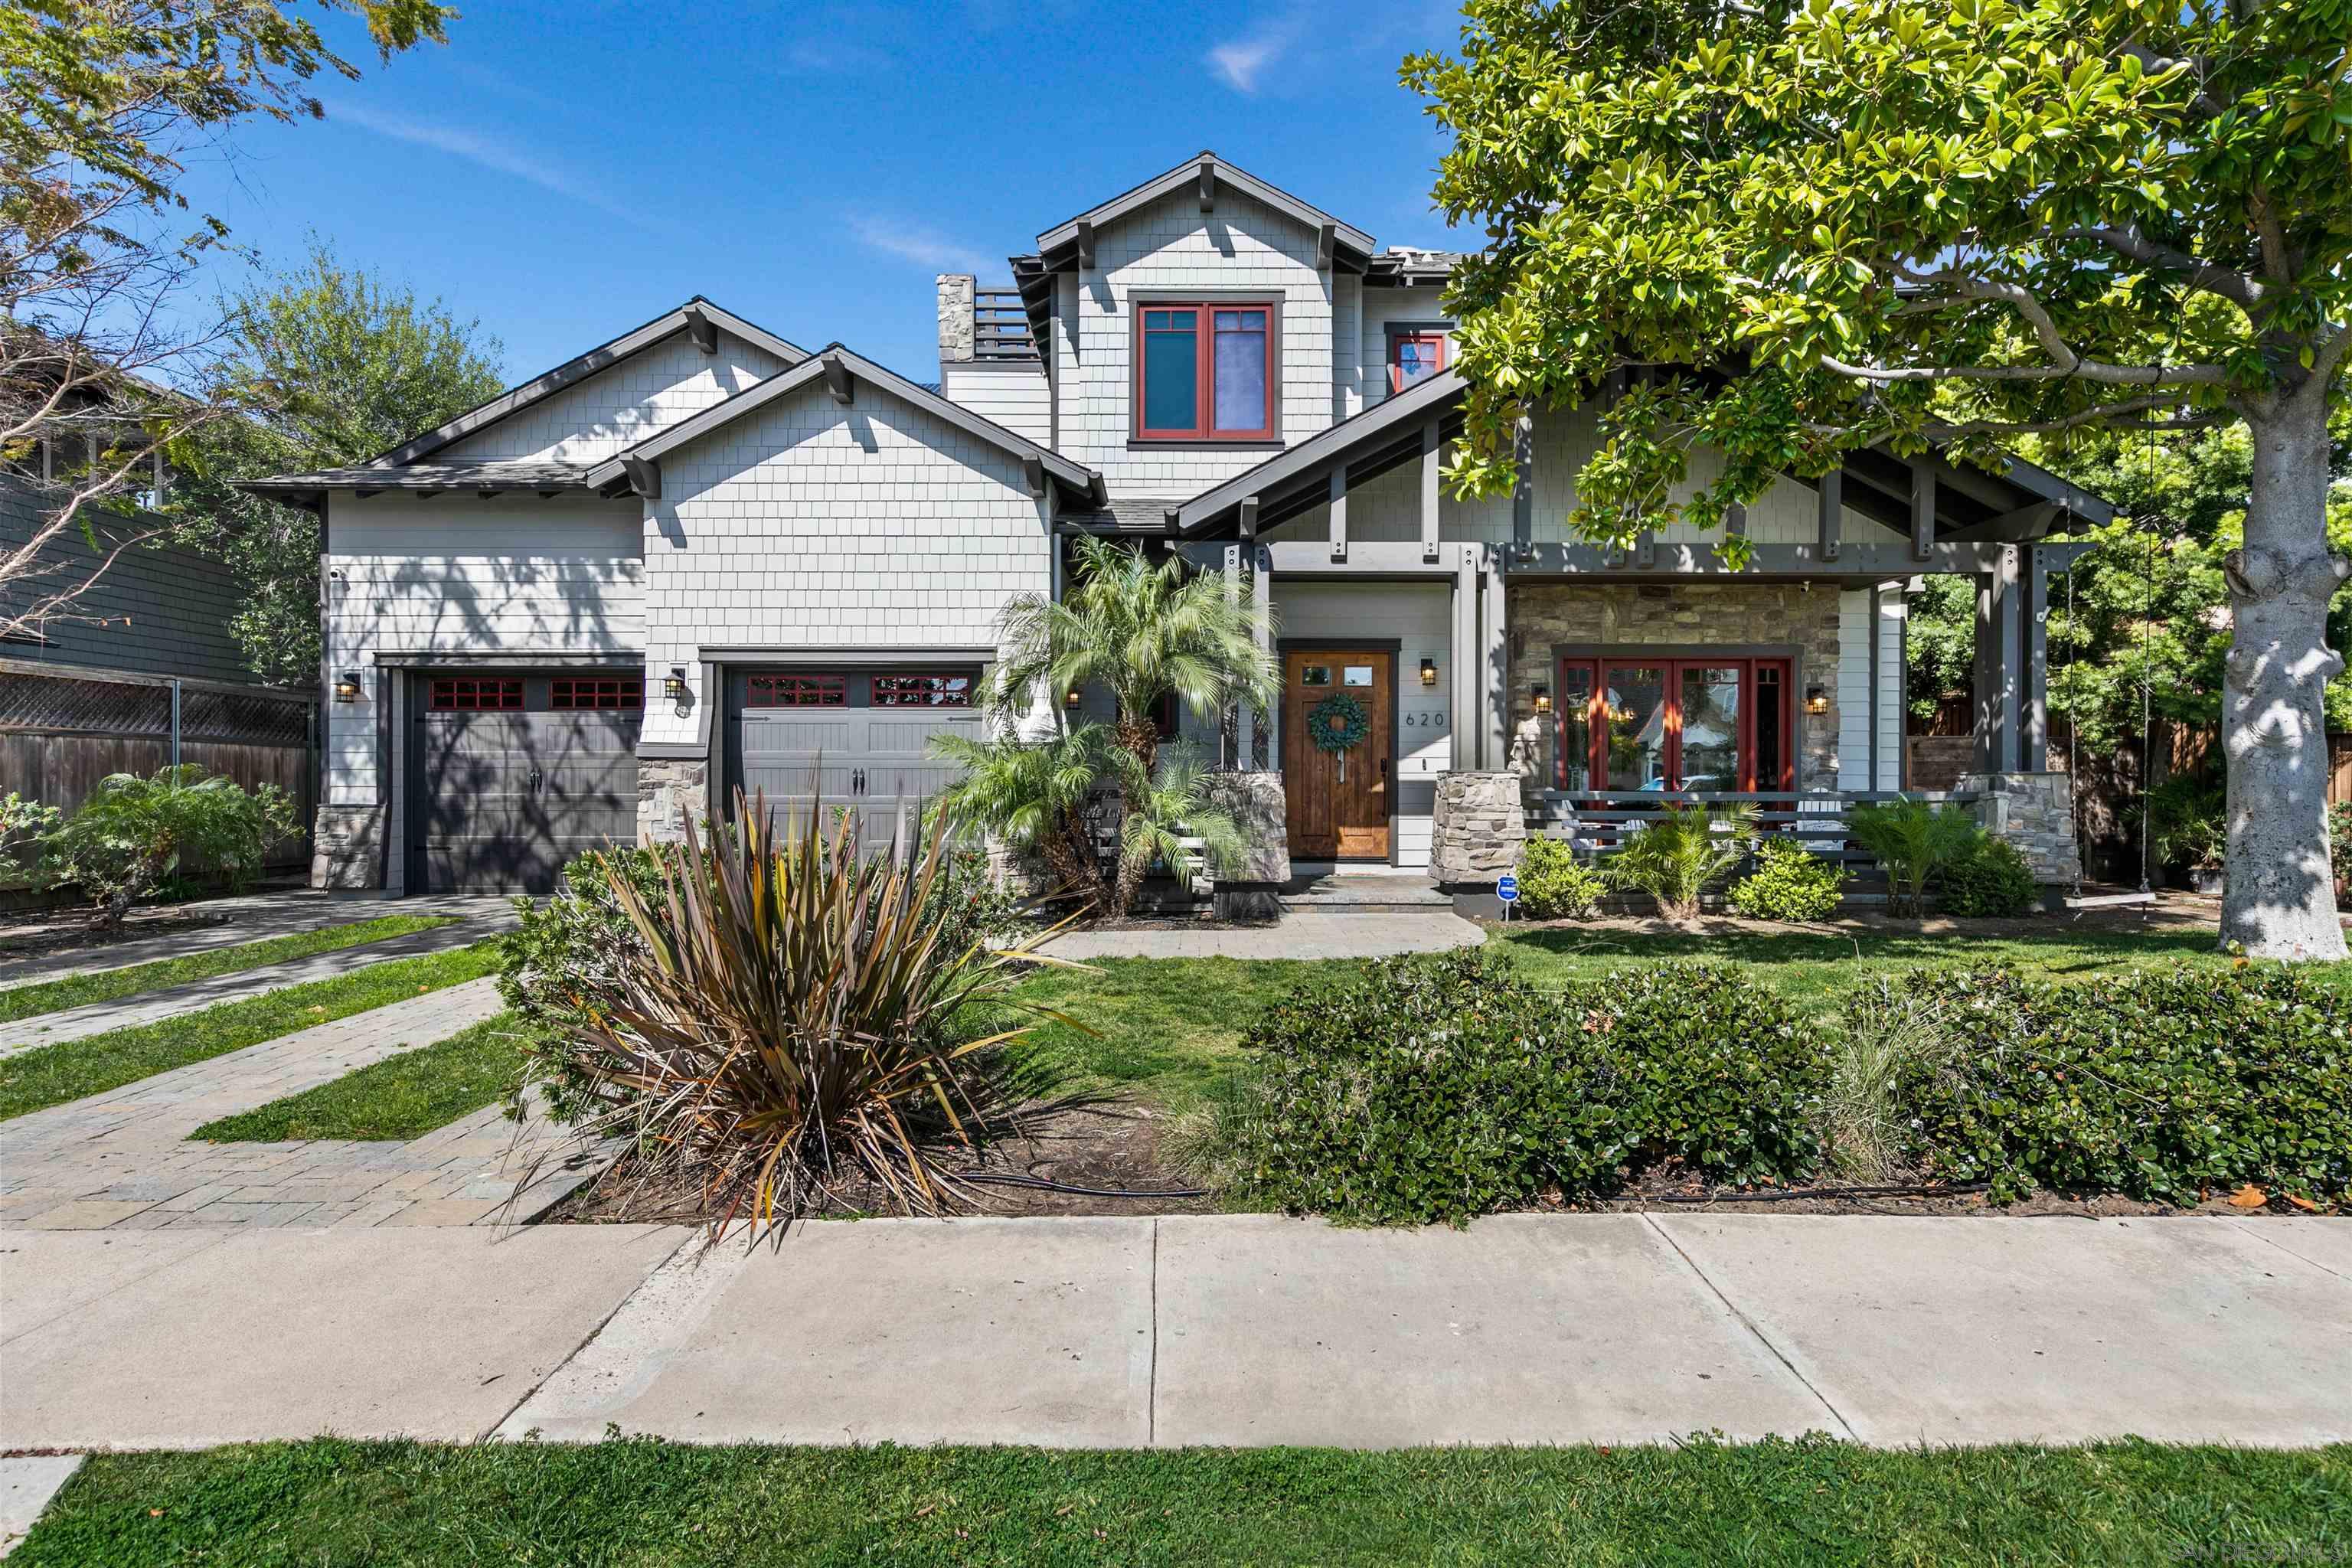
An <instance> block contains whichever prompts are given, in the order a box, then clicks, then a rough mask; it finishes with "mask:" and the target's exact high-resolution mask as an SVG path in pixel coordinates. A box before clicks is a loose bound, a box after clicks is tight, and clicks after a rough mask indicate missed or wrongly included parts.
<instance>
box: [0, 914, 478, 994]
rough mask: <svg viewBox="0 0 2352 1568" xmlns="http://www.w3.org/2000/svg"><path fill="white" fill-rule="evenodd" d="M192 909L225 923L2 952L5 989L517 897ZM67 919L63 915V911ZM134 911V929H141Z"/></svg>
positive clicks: (0, 968) (1, 975) (0, 967)
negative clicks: (32, 953) (20, 953)
mask: <svg viewBox="0 0 2352 1568" xmlns="http://www.w3.org/2000/svg"><path fill="white" fill-rule="evenodd" d="M180 908H181V909H184V910H189V911H191V912H197V913H204V914H217V915H226V916H228V917H229V918H228V919H227V920H226V921H222V922H221V923H220V924H217V925H208V926H197V927H194V928H192V929H184V930H181V931H173V932H171V933H169V934H168V935H163V936H151V937H134V938H132V939H131V940H129V941H126V942H114V943H111V944H110V945H108V946H104V947H84V948H74V949H71V950H68V951H67V952H52V953H47V954H43V955H41V956H38V957H28V958H18V957H15V956H12V955H8V954H0V990H7V989H12V988H14V987H16V986H18V985H28V984H32V983H33V982H34V981H37V980H56V979H58V978H60V977H62V976H64V975H68V974H95V973H100V971H103V970H108V969H126V968H129V967H130V966H131V965H132V964H134V963H153V962H154V961H155V960H157V959H159V958H180V957H184V955H186V954H188V953H191V952H210V951H212V950H213V949H214V948H216V947H235V946H237V945H239V944H241V943H244V942H262V941H266V940H267V939H268V938H270V937H273V936H291V935H294V934H295V933H297V932H299V931H317V930H319V929H320V927H322V926H333V925H351V924H353V923H355V922H357V921H372V920H375V919H377V918H379V917H381V916H383V915H456V916H457V917H458V918H459V919H461V920H485V919H487V920H497V919H500V918H502V917H510V916H511V914H512V912H513V901H512V900H509V899H507V898H503V897H498V896H491V895H485V894H480V893H436V894H433V895H430V896H426V897H419V898H412V899H393V898H389V897H387V896H386V895H384V894H383V893H343V892H321V891H319V890H316V889H294V890H289V891H286V892H273V893H244V894H240V895H238V896H237V897H236V898H230V899H206V900H202V901H200V902H197V903H193V904H185V905H182V906H180ZM60 918H63V917H62V916H61V917H60ZM138 923H139V922H138V919H137V917H136V916H133V917H132V924H131V929H132V930H134V931H135V930H136V929H138Z"/></svg>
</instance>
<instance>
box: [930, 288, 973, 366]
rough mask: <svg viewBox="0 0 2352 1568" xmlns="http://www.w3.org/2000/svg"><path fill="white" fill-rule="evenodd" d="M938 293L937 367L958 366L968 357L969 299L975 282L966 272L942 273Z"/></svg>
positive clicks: (970, 343) (970, 318) (970, 330)
mask: <svg viewBox="0 0 2352 1568" xmlns="http://www.w3.org/2000/svg"><path fill="white" fill-rule="evenodd" d="M938 282H939V289H940V363H941V364H961V363H963V362H964V361H966V360H968V359H971V357H972V348H973V343H972V338H973V331H972V307H973V305H974V303H975V302H976V301H975V300H974V299H973V295H974V294H975V292H977V290H978V288H979V280H978V279H975V278H973V277H972V276H971V274H970V273H968V272H942V273H940V274H939V277H938Z"/></svg>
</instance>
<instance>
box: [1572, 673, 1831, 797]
mask: <svg viewBox="0 0 2352 1568" xmlns="http://www.w3.org/2000/svg"><path fill="white" fill-rule="evenodd" d="M1554 713H1555V717H1556V720H1557V727H1558V732H1557V735H1556V737H1555V746H1554V757H1555V762H1554V767H1553V773H1554V777H1553V787H1554V788H1555V789H1562V790H1567V791H1570V793H1577V792H1581V791H1585V790H1593V791H1601V790H1690V791H1695V792H1705V793H1721V794H1749V793H1754V792H1756V791H1759V790H1761V791H1768V792H1769V791H1774V790H1787V789H1793V788H1795V787H1796V784H1795V778H1796V767H1795V757H1794V752H1795V748H1794V745H1793V743H1792V736H1793V733H1794V730H1793V722H1794V716H1795V715H1794V705H1793V704H1792V703H1791V702H1790V668H1789V661H1788V660H1787V659H1785V658H1644V657H1643V656H1642V655H1640V654H1630V655H1626V656H1624V657H1622V658H1620V657H1613V656H1604V657H1601V658H1570V659H1563V660H1562V661H1561V662H1560V668H1559V702H1558V703H1557V704H1556V705H1555V708H1554Z"/></svg>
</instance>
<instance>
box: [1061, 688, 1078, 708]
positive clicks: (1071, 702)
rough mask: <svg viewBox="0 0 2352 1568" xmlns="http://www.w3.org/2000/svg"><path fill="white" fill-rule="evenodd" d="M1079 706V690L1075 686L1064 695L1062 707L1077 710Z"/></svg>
mask: <svg viewBox="0 0 2352 1568" xmlns="http://www.w3.org/2000/svg"><path fill="white" fill-rule="evenodd" d="M1077 705H1078V689H1077V688H1076V687H1075V686H1073V687H1071V688H1070V689H1068V690H1067V691H1065V692H1063V693H1062V706H1063V707H1065V708H1076V706H1077Z"/></svg>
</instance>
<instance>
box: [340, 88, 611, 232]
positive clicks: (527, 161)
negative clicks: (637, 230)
mask: <svg viewBox="0 0 2352 1568" xmlns="http://www.w3.org/2000/svg"><path fill="white" fill-rule="evenodd" d="M327 114H328V118H329V119H330V120H341V121H348V122H349V123H351V124H353V125H356V126H358V127H360V128H361V129H362V130H363V131H373V132H375V133H376V134H377V135H379V136H389V137H391V138H392V139H393V140H394V141H395V142H408V143H410V144H411V145H414V146H417V147H430V148H432V149H433V150H434V151H435V152H436V153H447V154H449V156H451V157H453V158H462V159H464V160H465V161H466V162H467V163H472V164H475V165H476V166H478V167H480V168H484V169H488V170H489V171H491V172H492V173H493V174H509V175H511V176H513V177H514V178H516V179H518V180H524V181H528V182H529V183H530V184H534V185H537V186H539V187H540V188H541V189H542V190H548V191H553V192H554V193H555V194H556V195H561V196H569V197H570V198H571V199H572V200H573V201H576V202H580V203H583V204H584V205H588V206H593V207H596V208H599V209H601V210H602V211H604V212H608V213H612V214H614V215H615V216H621V217H633V216H635V215H634V214H632V213H630V212H629V211H628V210H627V209H626V208H625V207H623V206H622V205H620V204H619V203H617V202H615V201H614V200H613V199H612V198H611V197H609V196H607V195H605V194H604V192H602V191H600V190H598V189H597V188H596V187H595V186H593V185H592V184H588V183H587V182H585V181H583V180H580V179H576V178H574V177H573V176H572V175H571V174H567V173H565V172H564V171H563V170H562V169H558V168H556V167H554V166H553V165H551V164H549V163H545V162H543V161H542V160H541V159H540V158H538V157H536V156H534V155H532V154H531V153H530V152H529V151H528V150H527V149H525V148H522V147H519V146H516V145H513V144H512V143H509V142H499V141H495V140H493V139H491V138H489V137H486V136H480V135H477V134H476V133H475V132H471V131H467V130H464V129H462V128H461V127H458V126H455V125H436V124H432V123H430V122H428V121H421V120H409V119H405V118H404V117H402V116H400V115H395V114H382V113H378V112H377V111H376V110H373V109H364V108H362V107H360V106H358V105H355V104H340V105H331V106H330V107H329V109H328V111H327Z"/></svg>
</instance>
